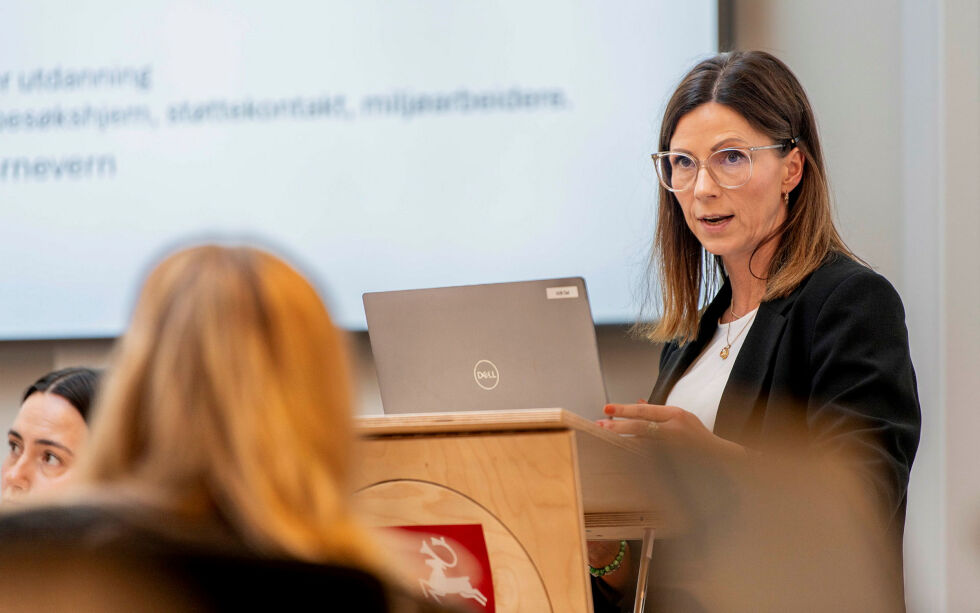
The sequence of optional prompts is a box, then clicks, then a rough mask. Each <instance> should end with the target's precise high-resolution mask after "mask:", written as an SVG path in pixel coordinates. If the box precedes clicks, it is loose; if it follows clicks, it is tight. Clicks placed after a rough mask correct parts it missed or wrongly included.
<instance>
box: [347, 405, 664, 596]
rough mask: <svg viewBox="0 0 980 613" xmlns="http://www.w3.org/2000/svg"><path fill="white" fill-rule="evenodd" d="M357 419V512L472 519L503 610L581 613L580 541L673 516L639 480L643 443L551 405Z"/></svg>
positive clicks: (396, 518)
mask: <svg viewBox="0 0 980 613" xmlns="http://www.w3.org/2000/svg"><path fill="white" fill-rule="evenodd" d="M357 427H358V432H359V434H360V437H361V440H360V442H359V448H358V452H359V453H358V455H359V456H360V462H358V466H357V469H356V473H355V478H354V484H355V487H356V488H357V494H356V496H355V500H356V501H357V505H358V507H359V509H360V510H361V512H362V513H363V515H364V517H365V518H366V519H367V521H368V522H369V523H370V524H372V525H374V526H376V527H386V526H417V525H433V524H480V525H481V526H482V528H483V534H484V538H485V540H486V546H487V554H488V557H489V561H490V568H491V573H492V577H493V594H494V600H495V602H496V610H497V611H500V612H502V613H510V612H516V611H521V612H528V613H541V612H543V611H553V612H558V613H566V612H568V613H591V611H592V594H591V587H590V583H589V580H588V578H589V575H588V572H587V569H586V560H587V558H586V551H585V541H586V539H621V538H630V539H634V538H636V539H639V538H640V537H642V535H643V533H644V530H645V529H649V528H653V529H656V531H657V534H658V536H659V535H661V534H664V533H666V532H668V531H672V530H673V529H674V528H675V527H676V524H677V520H678V518H677V517H675V516H673V515H671V517H670V518H668V517H667V509H669V508H671V507H670V505H668V504H665V500H663V499H662V497H661V498H660V499H657V498H658V496H657V494H655V490H657V489H659V488H652V487H650V480H649V474H648V472H649V471H650V470H651V469H652V467H651V466H650V462H649V461H648V460H649V458H650V446H649V444H648V441H642V440H638V439H631V438H626V437H622V436H619V435H616V434H613V433H611V432H608V431H606V430H603V429H602V428H600V427H598V426H596V425H595V424H593V423H592V422H591V421H589V420H587V419H584V418H582V417H579V416H578V415H575V414H572V413H569V412H567V411H564V410H561V409H528V410H521V411H488V412H461V413H427V414H416V415H396V416H368V417H362V418H360V419H359V420H358V421H357ZM661 492H662V490H661Z"/></svg>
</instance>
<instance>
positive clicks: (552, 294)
mask: <svg viewBox="0 0 980 613" xmlns="http://www.w3.org/2000/svg"><path fill="white" fill-rule="evenodd" d="M545 291H547V293H548V300H561V299H562V298H578V286H577V285H564V286H562V287H549V288H547V289H546V290H545Z"/></svg>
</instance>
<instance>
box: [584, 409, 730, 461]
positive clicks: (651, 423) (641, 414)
mask: <svg viewBox="0 0 980 613" xmlns="http://www.w3.org/2000/svg"><path fill="white" fill-rule="evenodd" d="M603 412H604V413H605V414H606V415H608V416H609V419H600V420H599V421H597V422H596V423H597V424H598V425H599V426H600V427H602V428H605V429H606V430H610V431H612V432H616V433H618V434H632V435H634V436H642V437H646V438H651V439H655V440H660V441H664V443H666V444H671V445H678V446H682V447H685V448H688V449H691V450H696V451H701V452H705V453H709V454H712V455H715V456H718V457H719V458H737V457H744V456H745V448H744V447H742V446H741V445H738V444H736V443H733V442H731V441H728V440H725V439H723V438H721V437H719V436H716V435H715V434H714V433H712V432H711V431H710V430H708V429H707V428H706V427H705V426H704V424H703V423H701V420H700V419H698V418H697V416H696V415H694V414H693V413H690V412H688V411H685V410H684V409H682V408H680V407H672V406H667V405H662V404H648V403H646V402H643V401H640V402H638V403H637V404H607V405H606V406H605V408H604V409H603Z"/></svg>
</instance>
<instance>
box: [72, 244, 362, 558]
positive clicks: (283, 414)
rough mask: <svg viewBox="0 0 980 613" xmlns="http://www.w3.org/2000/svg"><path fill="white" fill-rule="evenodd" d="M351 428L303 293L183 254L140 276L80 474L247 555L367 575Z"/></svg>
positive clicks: (258, 259) (228, 257)
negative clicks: (211, 527)
mask: <svg viewBox="0 0 980 613" xmlns="http://www.w3.org/2000/svg"><path fill="white" fill-rule="evenodd" d="M350 422H351V397H350V387H349V380H348V369H347V362H346V357H345V354H344V348H343V341H342V338H341V337H340V333H339V331H338V330H337V329H336V328H335V327H334V326H333V324H332V322H331V320H330V317H329V315H328V314H327V311H326V309H325V308H324V306H323V304H322V302H321V301H320V298H319V297H318V296H317V293H316V291H315V290H314V289H313V288H312V287H311V286H310V284H309V283H308V282H307V281H306V280H305V279H304V278H303V277H302V276H301V275H300V274H299V273H298V272H296V271H295V270H294V269H293V268H291V267H290V266H289V265H287V264H286V263H285V262H283V261H282V260H280V259H278V258H276V257H274V256H272V255H270V254H269V253H266V252H263V251H259V250H257V249H252V248H245V247H239V248H230V247H219V246H202V247H195V248H191V249H187V250H184V251H181V252H178V253H176V254H175V255H172V256H170V257H169V258H167V259H166V260H164V261H163V262H162V263H161V264H160V265H159V266H158V267H157V268H156V269H155V270H153V271H152V273H151V274H150V275H149V277H148V278H147V280H146V283H145V285H144V287H143V290H142V293H141V294H140V297H139V301H138V303H137V306H136V309H135V311H134V313H133V318H132V322H131V324H130V328H129V330H128V331H127V332H126V334H125V335H124V337H123V338H122V340H121V341H120V345H119V347H118V349H117V352H116V355H115V356H114V364H113V366H112V368H111V374H110V376H109V378H108V380H107V381H106V382H105V386H104V387H103V389H102V396H101V398H100V404H99V405H98V407H97V413H96V421H95V424H94V426H93V433H92V443H93V444H92V445H91V449H92V452H91V453H90V455H89V456H88V458H87V460H88V462H87V465H86V466H85V467H84V468H83V470H84V471H85V472H84V475H85V478H86V480H87V481H89V482H90V483H96V484H99V485H100V486H106V485H108V486H111V487H112V489H114V490H116V491H122V492H126V493H131V494H132V495H133V496H135V497H136V498H137V499H140V500H144V501H152V504H155V505H159V506H162V507H164V509H163V510H172V511H176V512H181V513H187V514H191V515H193V514H205V515H208V514H210V515H213V516H214V517H215V518H217V519H219V520H221V521H223V522H226V523H227V524H228V525H229V526H230V527H231V529H232V530H233V531H234V532H235V533H237V534H238V535H239V536H240V537H241V538H242V539H243V540H244V541H245V542H246V543H247V544H249V545H250V546H252V547H255V548H256V549H258V550H260V551H265V552H268V553H270V554H275V555H287V556H293V557H297V558H300V559H305V560H313V561H335V562H346V563H354V564H359V563H367V561H368V559H369V557H370V556H369V555H367V554H366V553H365V544H364V542H365V541H364V539H363V533H362V531H361V530H359V529H358V527H357V526H356V524H355V522H354V521H353V520H352V518H351V516H350V512H349V509H348V494H349V492H348V464H349V459H350V448H351V444H352V440H351V424H350Z"/></svg>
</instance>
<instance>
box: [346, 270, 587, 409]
mask: <svg viewBox="0 0 980 613" xmlns="http://www.w3.org/2000/svg"><path fill="white" fill-rule="evenodd" d="M364 311H365V313H366V315H367V322H368V334H369V336H370V338H371V349H372V352H373V353H374V361H375V366H376V368H377V371H378V382H379V385H380V388H381V402H382V405H383V406H384V411H385V413H389V414H392V413H431V412H439V411H468V410H473V411H483V410H502V409H523V408H542V407H560V408H563V409H567V410H569V411H573V412H575V413H578V414H579V415H582V416H583V417H586V418H588V419H597V418H599V417H601V416H602V406H603V404H605V402H606V392H605V385H604V383H603V379H602V371H601V369H600V366H599V354H598V350H597V346H596V337H595V327H594V325H593V321H592V314H591V311H590V309H589V302H588V297H587V295H586V290H585V282H584V281H583V280H582V279H581V278H578V277H576V278H566V279H547V280H541V281H522V282H516V283H495V284H488V285H469V286H462V287H446V288H436V289H419V290H405V291H393V292H372V293H366V294H364Z"/></svg>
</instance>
